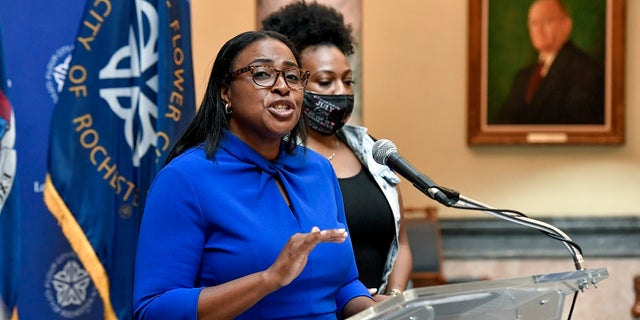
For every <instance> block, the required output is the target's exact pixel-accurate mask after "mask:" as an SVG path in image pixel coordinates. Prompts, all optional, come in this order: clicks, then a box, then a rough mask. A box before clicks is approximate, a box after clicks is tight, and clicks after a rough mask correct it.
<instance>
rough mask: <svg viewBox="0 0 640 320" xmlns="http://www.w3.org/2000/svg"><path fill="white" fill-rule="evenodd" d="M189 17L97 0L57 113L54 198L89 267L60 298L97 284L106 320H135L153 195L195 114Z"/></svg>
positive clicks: (185, 5) (184, 12)
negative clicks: (139, 263)
mask: <svg viewBox="0 0 640 320" xmlns="http://www.w3.org/2000/svg"><path fill="white" fill-rule="evenodd" d="M189 14H190V4H189V1H186V0H147V1H145V0H128V1H111V2H104V1H88V2H87V4H86V7H85V9H84V14H83V18H82V21H81V23H80V24H79V30H78V34H77V37H76V42H75V47H74V50H73V52H72V58H71V60H70V62H69V67H68V71H67V75H66V80H65V82H64V87H63V89H62V92H60V94H59V100H58V102H57V104H56V106H55V110H54V112H53V117H52V120H51V131H50V132H51V133H50V137H49V139H50V140H49V151H48V158H47V176H46V178H45V187H44V199H45V203H46V205H47V208H48V209H49V211H50V212H51V214H52V215H53V216H54V217H55V218H56V219H57V221H58V224H59V225H60V228H61V229H62V232H63V233H64V236H65V237H66V239H67V240H68V241H69V243H70V244H71V247H72V248H73V251H74V252H75V253H76V254H77V256H78V259H79V261H81V263H82V266H83V267H84V268H79V267H78V266H73V265H70V266H69V267H68V268H67V267H65V271H64V274H62V275H61V277H60V279H59V282H58V283H57V286H58V287H59V289H60V290H58V289H56V292H57V294H59V295H60V296H61V297H62V299H64V300H65V301H64V303H69V304H71V303H74V302H75V301H80V300H81V299H83V296H82V295H83V294H86V290H85V289H86V288H87V286H88V285H89V284H88V280H87V279H88V278H90V281H91V282H93V284H94V285H95V287H96V289H97V291H98V294H99V296H100V298H101V300H102V302H103V307H104V318H105V319H116V318H117V319H130V318H131V314H132V311H131V300H132V298H131V293H132V284H133V264H134V257H135V249H136V242H137V233H138V227H139V223H140V219H141V214H142V209H143V206H144V201H145V198H146V193H147V190H148V188H149V185H150V184H151V182H152V180H153V178H154V177H155V174H156V173H157V172H158V170H159V169H160V168H161V167H162V165H163V163H164V159H165V158H166V155H167V153H168V152H169V150H170V147H171V146H172V145H173V143H174V142H175V140H176V139H177V138H178V136H179V135H180V134H181V132H182V130H183V128H185V127H186V125H188V123H189V122H190V121H191V119H192V118H193V115H194V112H195V101H194V100H195V98H194V92H193V67H192V61H191V57H192V55H191V35H190V16H189ZM84 270H86V272H85V271H84ZM84 273H86V274H87V275H88V278H87V277H86V276H85V275H84Z"/></svg>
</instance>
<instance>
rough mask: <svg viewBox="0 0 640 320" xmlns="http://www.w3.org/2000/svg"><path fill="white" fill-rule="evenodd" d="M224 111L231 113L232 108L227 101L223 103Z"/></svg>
mask: <svg viewBox="0 0 640 320" xmlns="http://www.w3.org/2000/svg"><path fill="white" fill-rule="evenodd" d="M224 113H226V114H231V113H233V110H231V105H230V104H229V103H225V104H224Z"/></svg>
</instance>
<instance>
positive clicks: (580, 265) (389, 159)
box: [372, 139, 585, 270]
mask: <svg viewBox="0 0 640 320" xmlns="http://www.w3.org/2000/svg"><path fill="white" fill-rule="evenodd" d="M372 155H373V159H374V160H375V161H376V162H377V163H379V164H382V165H386V166H388V167H389V168H391V170H393V171H395V172H396V173H398V174H400V175H401V176H403V177H405V178H406V179H407V180H409V182H411V183H413V185H414V186H415V187H416V188H417V189H418V190H420V191H422V192H423V193H424V194H426V195H427V196H429V197H430V198H431V199H433V200H436V201H438V202H440V203H442V204H444V205H446V206H448V207H453V208H456V209H471V210H479V211H483V212H485V213H488V214H490V215H493V216H496V217H498V218H501V219H503V220H507V221H511V222H513V223H516V224H520V225H523V226H527V227H530V228H534V229H537V230H539V231H541V232H543V233H544V234H546V235H548V236H550V237H552V238H554V239H556V240H560V241H562V243H563V244H564V245H565V246H566V247H567V249H568V250H569V252H570V253H571V255H572V257H573V260H574V264H575V267H576V269H577V270H584V269H585V268H584V258H583V256H582V250H581V249H580V247H579V246H578V245H577V244H576V243H575V242H573V240H571V238H569V236H567V235H566V234H565V233H564V232H563V231H562V230H560V229H558V228H556V227H555V226H552V225H550V224H548V223H545V222H542V221H539V220H535V219H532V218H529V217H527V216H525V215H524V214H522V213H520V212H517V211H514V210H504V209H496V208H493V207H490V206H487V205H485V204H483V203H480V202H478V201H475V200H473V199H470V198H467V197H465V196H462V195H460V194H459V193H458V192H457V191H454V190H451V189H447V188H444V187H441V186H438V185H436V184H435V183H434V182H433V181H432V180H431V179H429V178H428V177H427V176H425V175H424V174H422V173H420V172H419V171H418V170H416V169H415V168H414V167H413V166H412V165H411V164H410V163H409V162H408V161H407V160H405V159H404V158H403V157H402V156H400V154H399V153H398V148H397V147H396V145H395V144H394V143H393V142H391V141H390V140H387V139H380V140H378V141H376V142H375V143H374V144H373V150H372Z"/></svg>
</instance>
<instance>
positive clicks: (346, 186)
mask: <svg viewBox="0 0 640 320" xmlns="http://www.w3.org/2000/svg"><path fill="white" fill-rule="evenodd" d="M338 182H339V183H340V189H341V191H342V197H343V198H344V209H345V214H346V217H347V225H348V227H349V234H350V236H351V242H352V244H353V251H354V252H355V257H356V265H357V266H358V274H359V277H360V281H362V283H364V285H365V286H366V287H367V288H379V287H380V285H381V284H382V275H383V274H382V273H383V272H384V265H385V263H386V261H387V255H388V253H389V248H390V247H391V242H392V241H393V238H394V237H395V232H396V231H395V230H396V229H395V220H394V218H393V212H392V211H391V207H390V206H389V203H387V199H386V198H385V196H384V194H383V193H382V190H380V188H379V187H378V185H377V184H376V182H375V180H374V179H373V177H372V176H371V174H370V173H369V171H368V170H366V169H365V168H364V167H363V168H362V169H361V170H360V172H358V174H356V175H355V176H353V177H350V178H341V179H338Z"/></svg>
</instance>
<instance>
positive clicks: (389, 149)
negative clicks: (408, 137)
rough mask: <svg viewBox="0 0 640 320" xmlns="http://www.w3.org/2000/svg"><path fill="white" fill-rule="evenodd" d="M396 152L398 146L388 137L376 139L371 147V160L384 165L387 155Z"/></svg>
mask: <svg viewBox="0 0 640 320" xmlns="http://www.w3.org/2000/svg"><path fill="white" fill-rule="evenodd" d="M397 152H398V148H396V145H395V144H394V143H393V142H391V140H388V139H380V140H378V141H376V142H375V143H374V144H373V148H372V154H373V160H375V161H376V162H377V163H379V164H382V165H386V164H387V159H389V156H390V155H391V154H392V153H397Z"/></svg>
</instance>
